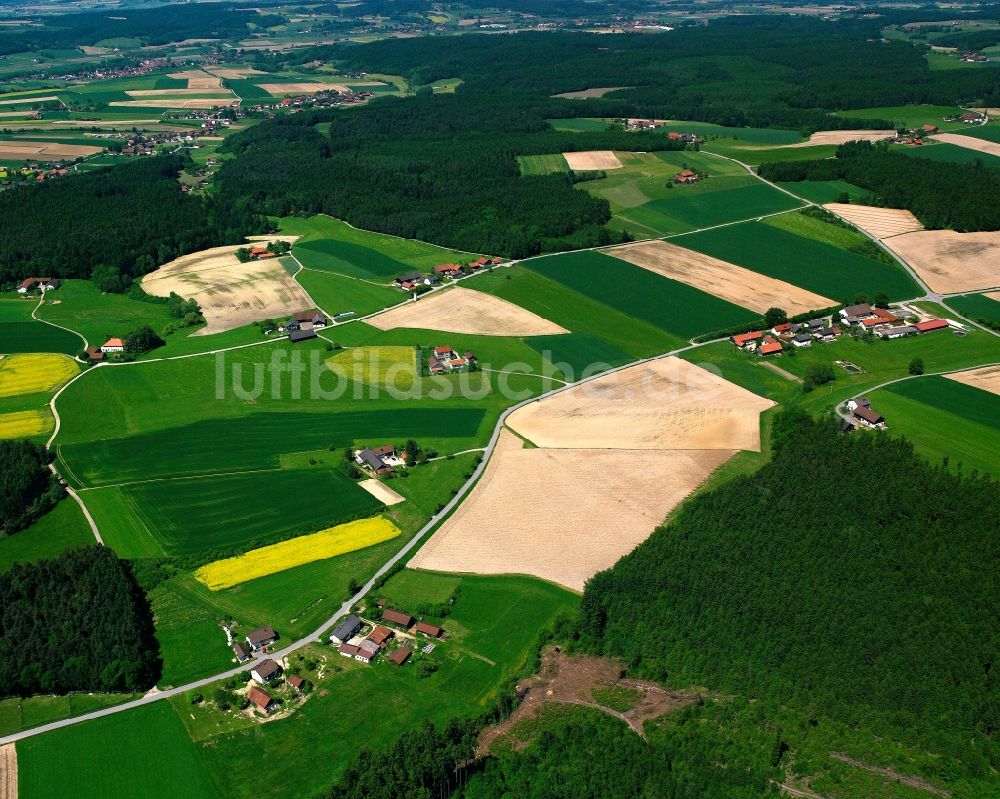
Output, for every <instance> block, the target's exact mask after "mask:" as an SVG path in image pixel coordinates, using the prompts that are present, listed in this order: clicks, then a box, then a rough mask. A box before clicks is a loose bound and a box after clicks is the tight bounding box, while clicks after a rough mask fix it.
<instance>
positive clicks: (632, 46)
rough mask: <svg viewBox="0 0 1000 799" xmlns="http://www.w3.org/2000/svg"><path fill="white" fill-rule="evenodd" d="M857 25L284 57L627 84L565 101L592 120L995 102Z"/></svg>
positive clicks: (957, 74)
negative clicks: (599, 94) (971, 100)
mask: <svg viewBox="0 0 1000 799" xmlns="http://www.w3.org/2000/svg"><path fill="white" fill-rule="evenodd" d="M859 24H860V23H853V22H847V23H843V24H841V23H832V22H820V21H817V20H807V19H804V18H794V17H777V16H768V17H745V18H730V19H722V20H713V22H712V24H711V25H709V26H700V27H697V28H684V29H682V30H681V31H674V32H671V33H669V34H664V35H658V36H650V35H643V34H622V35H618V36H615V37H614V42H613V46H609V39H608V38H607V37H606V36H602V35H599V34H585V33H572V32H546V33H530V32H529V33H520V34H518V35H517V36H476V35H470V36H460V37H451V38H446V39H442V38H414V39H406V40H384V41H379V42H373V43H371V44H368V45H365V46H363V47H358V46H356V45H351V46H347V45H336V46H330V47H320V48H304V49H303V50H302V51H299V52H297V53H294V54H291V55H289V56H287V58H288V59H289V61H291V62H296V63H306V62H308V61H311V60H313V59H315V58H324V59H327V60H333V61H338V62H340V63H342V64H343V65H344V66H346V67H348V68H351V69H360V70H368V71H370V72H387V73H390V74H402V75H405V76H406V77H407V78H408V79H409V80H410V82H411V83H413V84H416V85H421V84H427V83H430V82H432V81H435V80H439V79H442V78H455V77H460V78H462V79H463V81H464V82H463V84H462V86H460V87H459V89H458V91H459V92H460V93H461V92H463V91H471V92H487V91H488V92H494V93H499V94H500V96H501V97H502V95H503V94H515V95H516V94H524V93H531V94H534V95H552V94H557V93H561V92H569V91H577V90H581V89H587V88H592V87H606V86H622V87H628V88H623V89H620V90H618V91H615V92H611V93H609V94H607V95H605V96H604V97H603V98H599V99H598V98H593V99H589V100H578V101H576V102H577V111H576V114H578V115H581V116H594V117H604V116H642V117H655V118H666V119H691V120H699V121H705V122H716V123H719V124H723V125H733V126H743V125H747V126H751V127H783V128H791V129H802V130H817V129H829V128H838V127H840V128H858V127H873V126H875V127H879V126H884V127H891V126H892V124H891V122H890V121H887V120H870V119H869V120H857V119H850V118H842V117H832V116H830V115H829V113H828V112H829V111H833V110H843V109H850V108H863V107H871V106H879V105H898V104H903V103H942V104H949V105H950V104H954V103H957V102H959V101H960V100H963V99H969V98H977V99H981V100H982V101H983V102H987V101H988V103H987V104H989V103H995V104H997V105H1000V83H998V81H997V80H996V77H995V75H994V74H993V73H992V71H990V70H937V71H935V70H931V69H929V68H928V65H927V62H926V60H925V59H924V57H923V54H922V53H921V52H920V51H919V50H918V49H917V48H915V47H913V46H912V45H911V44H909V43H908V42H883V41H881V40H880V39H873V38H872V37H871V36H867V35H865V33H864V31H863V30H862V29H859V27H858V26H859ZM865 24H866V25H867V26H868V27H871V23H870V21H869V22H867V23H865ZM833 64H835V65H836V68H835V69H832V68H831V65H833ZM498 104H499V102H498ZM576 114H574V115H576Z"/></svg>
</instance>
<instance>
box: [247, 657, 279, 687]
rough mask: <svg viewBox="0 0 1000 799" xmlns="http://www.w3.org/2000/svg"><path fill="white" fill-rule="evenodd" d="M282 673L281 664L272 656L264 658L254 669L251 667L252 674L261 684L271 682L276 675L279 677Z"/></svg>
mask: <svg viewBox="0 0 1000 799" xmlns="http://www.w3.org/2000/svg"><path fill="white" fill-rule="evenodd" d="M280 674H281V666H279V665H278V664H277V662H275V661H273V660H271V659H270V658H267V659H266V660H262V661H261V662H260V663H258V664H257V665H256V666H254V667H253V668H252V669H250V676H251V677H253V679H254V680H256V681H257V682H259V683H260V684H261V685H263V684H264V683H266V682H270V681H271V680H273V679H274V678H275V677H278V676H279V675H280Z"/></svg>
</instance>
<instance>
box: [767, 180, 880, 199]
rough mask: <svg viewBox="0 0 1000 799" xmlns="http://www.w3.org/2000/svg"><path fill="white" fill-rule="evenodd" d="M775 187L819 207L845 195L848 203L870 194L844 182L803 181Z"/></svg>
mask: <svg viewBox="0 0 1000 799" xmlns="http://www.w3.org/2000/svg"><path fill="white" fill-rule="evenodd" d="M777 185H779V186H781V187H782V188H784V189H788V191H790V192H792V194H797V195H798V196H799V197H805V198H806V199H807V200H811V201H812V202H814V203H820V204H821V205H822V204H825V203H835V202H838V201H839V200H840V198H841V197H842V196H843V195H845V194H846V195H847V197H848V199H849V200H850V202H860V201H861V200H862V199H864V198H865V197H868V196H869V194H870V192H868V191H867V190H866V189H862V188H860V187H858V186H855V185H854V184H853V183H848V182H847V181H846V180H803V181H799V182H798V183H779V184H777Z"/></svg>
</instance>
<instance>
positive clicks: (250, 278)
mask: <svg viewBox="0 0 1000 799" xmlns="http://www.w3.org/2000/svg"><path fill="white" fill-rule="evenodd" d="M274 238H275V239H279V238H280V239H282V240H284V241H292V240H294V238H295V237H294V236H280V237H279V236H275V237H274ZM238 249H239V245H237V246H233V247H213V248H212V249H210V250H202V251H201V252H196V253H191V254H190V255H185V256H182V257H180V258H178V259H176V260H174V261H171V262H170V263H168V264H164V265H163V266H161V267H160V268H159V269H157V270H156V271H155V272H151V273H150V274H148V275H146V276H145V277H144V278H143V279H142V287H143V289H145V290H146V291H147V292H148V293H150V294H155V295H157V296H161V297H166V296H169V294H170V292H171V291H175V292H177V293H178V294H180V295H181V296H182V297H191V298H193V299H195V300H197V301H198V304H199V305H201V309H202V313H203V314H204V316H205V321H206V322H207V323H208V324H207V325H206V327H204V328H203V329H201V330H199V331H197V332H196V333H193V334H192V335H195V336H199V335H210V334H212V333H221V332H222V331H224V330H232V329H234V328H237V327H242V326H243V325H247V324H250V323H251V322H256V321H257V320H259V319H270V318H275V317H282V316H286V315H288V314H290V313H294V312H296V311H302V310H305V309H307V308H311V307H313V305H314V303H313V302H312V300H310V299H309V295H307V294H306V293H305V290H303V288H302V287H301V286H300V285H299V284H298V283H296V282H295V280H293V279H292V277H291V275H289V274H288V272H286V271H285V270H284V269H283V268H282V266H281V264H280V263H279V261H278V259H277V258H272V259H269V260H266V261H248V262H247V263H244V264H241V263H240V262H239V259H238V258H237V257H236V250H238Z"/></svg>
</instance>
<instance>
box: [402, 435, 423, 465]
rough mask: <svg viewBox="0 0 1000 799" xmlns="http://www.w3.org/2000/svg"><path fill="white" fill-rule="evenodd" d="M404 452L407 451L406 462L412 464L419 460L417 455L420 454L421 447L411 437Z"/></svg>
mask: <svg viewBox="0 0 1000 799" xmlns="http://www.w3.org/2000/svg"><path fill="white" fill-rule="evenodd" d="M404 452H406V462H407V463H408V464H411V465H412V464H414V463H416V462H417V456H418V455H419V454H420V447H419V446H418V445H417V442H416V441H414V440H413V439H412V438H410V439H407V441H406V446H405V447H404Z"/></svg>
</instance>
